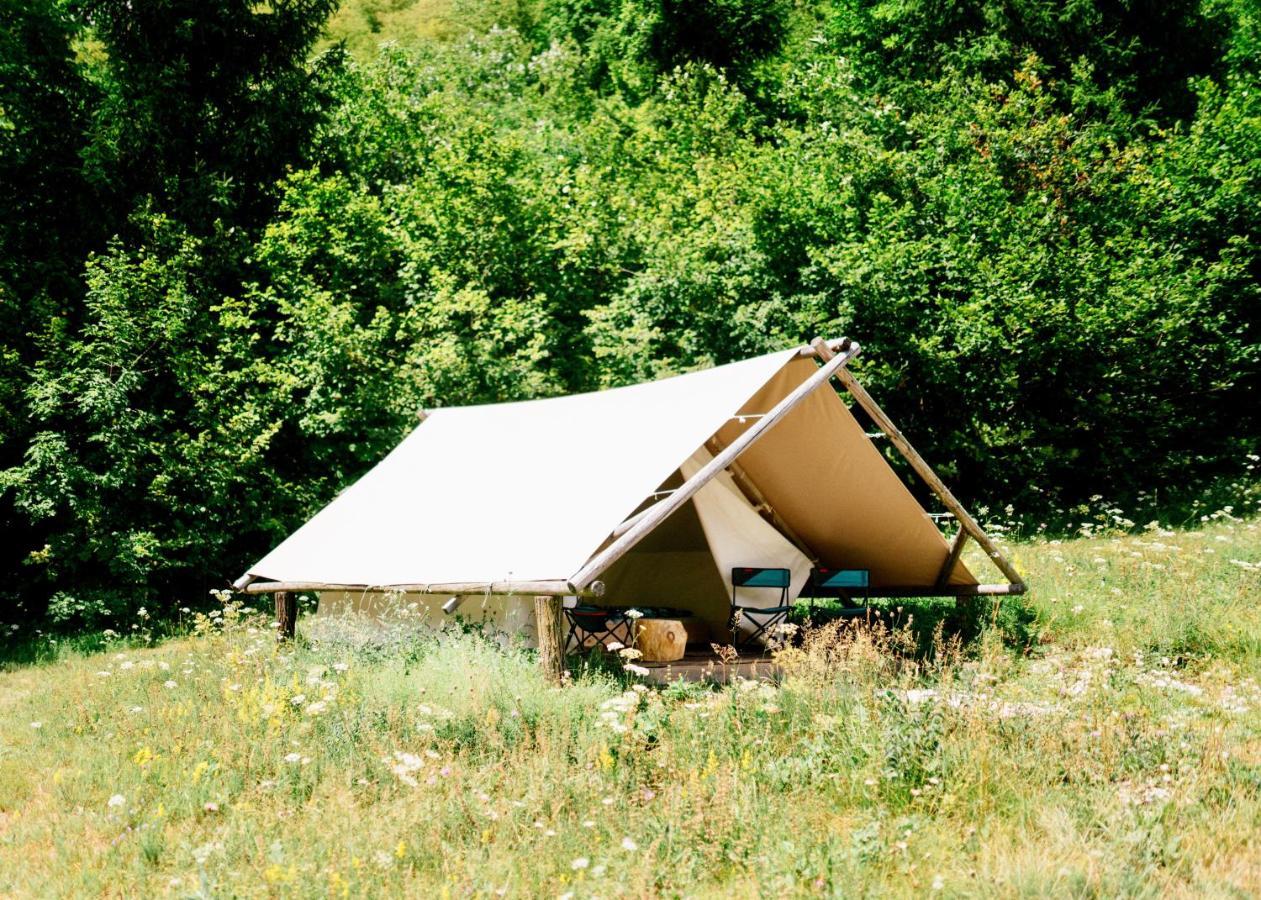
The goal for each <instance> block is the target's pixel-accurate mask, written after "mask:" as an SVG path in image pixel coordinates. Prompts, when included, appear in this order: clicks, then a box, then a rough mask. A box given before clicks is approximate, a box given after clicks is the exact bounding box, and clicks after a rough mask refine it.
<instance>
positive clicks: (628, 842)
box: [622, 837, 639, 853]
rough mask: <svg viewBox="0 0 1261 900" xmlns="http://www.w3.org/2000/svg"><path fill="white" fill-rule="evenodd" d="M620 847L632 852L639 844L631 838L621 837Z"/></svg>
mask: <svg viewBox="0 0 1261 900" xmlns="http://www.w3.org/2000/svg"><path fill="white" fill-rule="evenodd" d="M622 849H623V850H625V851H626V852H628V853H633V852H635V851H636V850H638V849H639V845H638V844H636V843H635V841H634V840H633V839H632V838H628V837H624V838H622Z"/></svg>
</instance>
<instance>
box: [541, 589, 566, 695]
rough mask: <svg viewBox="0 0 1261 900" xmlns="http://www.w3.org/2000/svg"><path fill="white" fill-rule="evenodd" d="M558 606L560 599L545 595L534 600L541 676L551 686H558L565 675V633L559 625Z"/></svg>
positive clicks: (559, 613) (559, 614)
mask: <svg viewBox="0 0 1261 900" xmlns="http://www.w3.org/2000/svg"><path fill="white" fill-rule="evenodd" d="M560 604H561V599H560V597H554V596H551V595H547V596H537V597H535V598H534V622H535V626H536V627H537V629H538V641H539V662H540V663H541V664H542V666H543V674H544V675H545V676H546V677H547V680H548V681H550V682H552V683H553V684H560V683H561V680H562V679H563V677H564V674H565V646H564V644H565V632H564V628H563V627H562V625H561V621H562V617H561V611H560Z"/></svg>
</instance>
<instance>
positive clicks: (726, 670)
mask: <svg viewBox="0 0 1261 900" xmlns="http://www.w3.org/2000/svg"><path fill="white" fill-rule="evenodd" d="M636 662H637V663H638V664H639V665H641V666H643V667H644V668H645V669H647V670H648V675H646V676H645V677H644V680H645V681H647V682H649V683H651V684H670V683H671V682H674V681H680V680H682V681H713V682H717V683H719V684H726V683H727V682H729V681H734V680H735V679H736V678H749V679H773V678H778V677H779V675H780V669H779V666H777V665H776V664H775V661H774V660H773V659H771V657H770V656H767V655H765V654H741V655H740V656H739V657H737V658H736V659H734V660H732V661H731V662H729V663H724V662H723V661H722V660H721V659H719V658H718V656H716V655H715V654H714V652H713V651H712V650H708V649H706V650H701V649H697V650H690V651H688V652H687V653H686V654H684V656H683V658H682V659H680V660H676V661H674V662H660V663H658V662H644V661H643V660H636Z"/></svg>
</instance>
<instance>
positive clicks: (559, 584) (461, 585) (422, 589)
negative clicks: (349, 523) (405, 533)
mask: <svg viewBox="0 0 1261 900" xmlns="http://www.w3.org/2000/svg"><path fill="white" fill-rule="evenodd" d="M242 590H244V591H245V593H247V594H271V593H275V592H277V591H279V592H285V593H289V592H293V591H347V592H352V593H365V592H366V593H374V594H451V595H457V596H458V595H461V594H468V595H470V596H471V595H475V594H477V595H486V594H489V595H490V596H492V597H521V596H529V595H534V596H549V597H568V596H571V595H577V596H580V597H602V596H604V584H603V582H600V581H593V582H592V583H591V584H590V585H588V586H587V589H586V590H584V591H575V590H574V589H573V588H572V587H571V586H570V584H569V582H567V581H493V582H486V581H465V582H452V583H448V584H326V583H324V582H319V581H251V582H250V583H249V584H247V585H246V586H245V587H244V588H243V589H242Z"/></svg>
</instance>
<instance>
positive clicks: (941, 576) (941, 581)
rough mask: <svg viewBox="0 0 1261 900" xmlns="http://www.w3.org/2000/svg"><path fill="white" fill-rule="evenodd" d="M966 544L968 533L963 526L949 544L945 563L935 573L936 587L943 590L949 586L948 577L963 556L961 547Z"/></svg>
mask: <svg viewBox="0 0 1261 900" xmlns="http://www.w3.org/2000/svg"><path fill="white" fill-rule="evenodd" d="M967 542H968V531H967V529H966V528H964V527H963V526H959V531H958V532H957V533H956V534H955V539H954V541H953V542H952V543H951V544H950V555H949V556H947V557H946V561H945V562H944V563H942V564H941V571H940V572H938V573H937V587H939V588H944V587H945V586H946V585H948V584H950V576H951V575H953V574H954V570H955V566H956V565H958V564H959V557H960V556H962V555H963V545H964V544H966V543H967Z"/></svg>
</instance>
